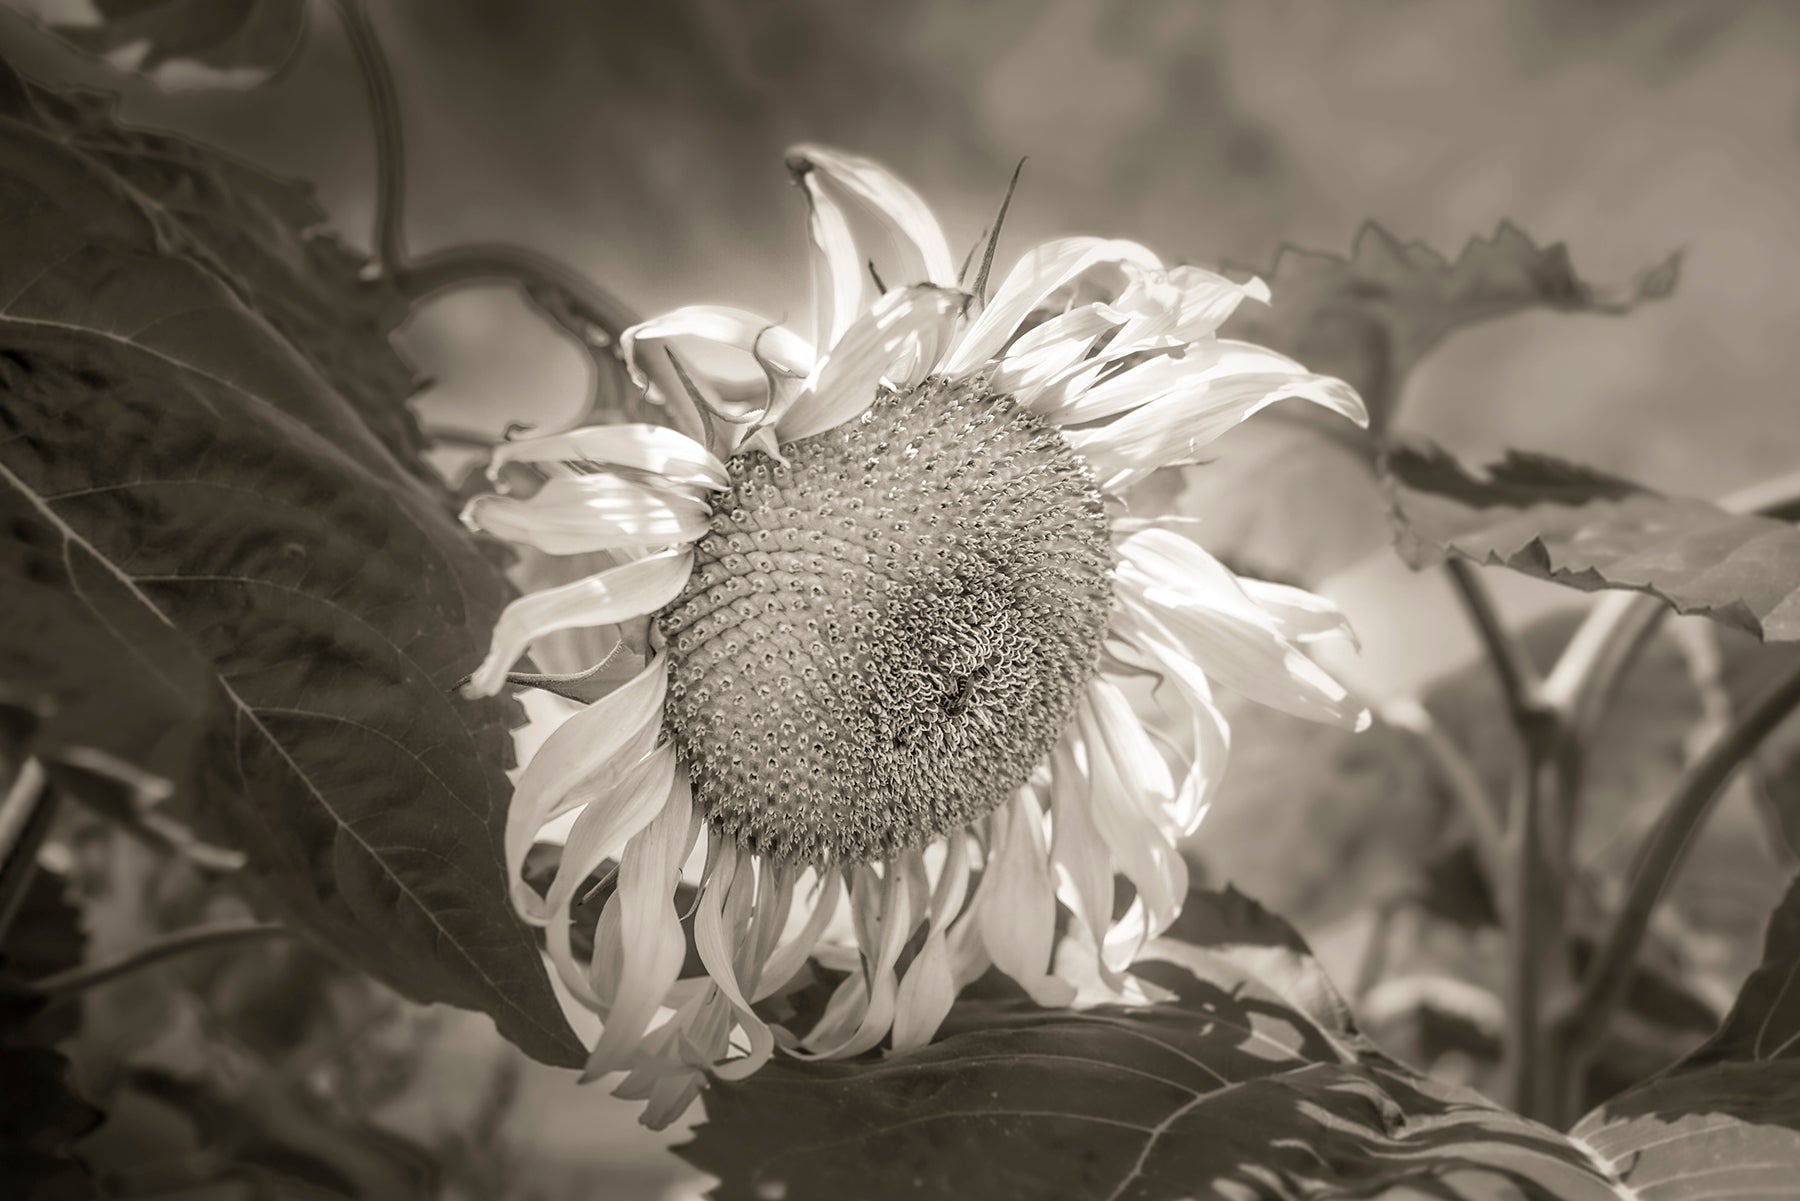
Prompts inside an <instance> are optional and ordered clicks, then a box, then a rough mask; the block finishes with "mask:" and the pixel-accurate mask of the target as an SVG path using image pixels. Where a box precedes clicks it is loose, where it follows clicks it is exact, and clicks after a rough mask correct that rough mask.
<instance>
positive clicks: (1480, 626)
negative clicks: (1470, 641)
mask: <svg viewBox="0 0 1800 1201" xmlns="http://www.w3.org/2000/svg"><path fill="white" fill-rule="evenodd" d="M1444 571H1445V573H1446V574H1447V575H1448V576H1449V577H1450V584H1451V587H1453V588H1454V589H1455V590H1456V596H1457V599H1458V600H1460V601H1461V602H1462V605H1463V608H1464V609H1465V610H1466V611H1467V612H1468V614H1469V621H1470V623H1471V624H1473V625H1474V627H1475V632H1476V633H1477V634H1479V635H1480V636H1481V643H1482V646H1483V647H1484V648H1485V649H1486V651H1487V657H1488V662H1489V663H1490V664H1492V665H1493V668H1494V675H1495V676H1496V677H1498V679H1499V681H1500V692H1501V695H1503V696H1504V697H1505V698H1506V707H1507V709H1508V711H1509V712H1511V714H1512V715H1513V722H1514V724H1515V725H1523V724H1525V723H1527V722H1529V721H1532V720H1535V719H1536V717H1537V715H1538V714H1539V712H1540V711H1541V710H1542V708H1543V701H1542V699H1541V698H1540V697H1539V695H1538V691H1539V688H1540V686H1541V681H1540V680H1539V678H1538V671H1537V668H1536V667H1535V666H1534V665H1533V664H1532V662H1531V656H1530V655H1528V654H1527V653H1526V651H1525V646H1524V644H1523V643H1521V642H1520V641H1519V639H1518V638H1517V637H1516V636H1515V635H1514V634H1513V632H1512V631H1511V630H1509V629H1507V628H1506V623H1505V622H1503V621H1501V620H1500V613H1499V611H1498V610H1497V609H1496V608H1495V607H1494V598H1493V597H1492V596H1491V595H1489V593H1488V589H1487V585H1486V583H1484V582H1483V581H1482V578H1481V576H1480V574H1479V573H1478V572H1477V571H1476V569H1475V565H1474V564H1473V563H1470V562H1469V561H1468V560H1467V559H1464V558H1461V557H1459V556H1456V555H1452V556H1451V557H1450V558H1448V559H1446V560H1445V561H1444Z"/></svg>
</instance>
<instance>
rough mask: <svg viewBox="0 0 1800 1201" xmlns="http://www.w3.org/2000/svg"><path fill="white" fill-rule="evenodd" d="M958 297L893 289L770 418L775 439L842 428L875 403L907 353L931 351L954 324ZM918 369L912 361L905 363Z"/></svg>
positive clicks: (935, 290)
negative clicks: (776, 414)
mask: <svg viewBox="0 0 1800 1201" xmlns="http://www.w3.org/2000/svg"><path fill="white" fill-rule="evenodd" d="M959 304H960V301H959V300H958V298H957V294H956V293H954V292H946V291H944V290H943V289H941V288H929V287H927V288H897V289H895V290H894V291H892V292H889V293H888V294H887V295H885V296H883V297H882V298H881V299H880V300H878V301H876V302H875V307H874V308H872V309H870V310H869V311H868V312H867V313H865V314H864V315H863V316H861V317H859V318H857V320H856V323H855V324H854V325H852V326H851V327H850V329H849V330H848V331H847V332H846V333H845V334H844V336H843V337H842V338H840V339H838V342H837V345H835V346H833V347H832V348H831V353H830V354H828V355H826V356H825V357H824V358H823V359H821V360H820V362H819V365H818V368H817V369H816V370H815V371H814V373H813V375H812V378H811V379H809V380H808V381H807V386H806V388H805V389H803V390H802V391H801V392H800V393H799V395H797V396H796V397H795V399H794V401H793V403H792V404H791V405H789V406H788V408H787V411H786V412H784V413H781V414H779V415H778V416H777V417H776V420H775V433H776V437H777V439H778V440H779V441H781V442H792V441H794V440H796V439H799V438H805V437H808V436H810V435H812V434H818V433H823V432H824V431H825V430H828V429H832V428H833V427H835V426H838V425H842V424H843V423H844V422H846V421H848V420H850V419H851V418H852V417H856V416H858V415H860V414H861V413H863V412H864V411H866V410H867V409H868V407H869V406H870V405H871V404H873V403H874V402H875V395H876V391H877V389H879V388H880V387H881V384H882V381H883V380H884V379H887V378H888V377H889V376H890V374H891V373H893V372H894V371H895V368H896V366H897V365H899V364H901V362H902V360H903V359H905V358H906V357H907V356H908V355H909V353H911V354H913V355H916V356H918V357H920V358H923V357H924V356H925V355H926V354H932V353H935V351H934V348H936V347H937V346H940V345H941V344H942V340H943V337H944V334H945V331H946V330H947V328H948V327H949V326H950V325H951V324H952V323H954V322H955V320H956V309H957V306H958V305H959ZM910 366H911V367H912V372H910V373H909V374H911V373H916V372H917V370H918V364H917V362H915V363H913V364H911V365H910Z"/></svg>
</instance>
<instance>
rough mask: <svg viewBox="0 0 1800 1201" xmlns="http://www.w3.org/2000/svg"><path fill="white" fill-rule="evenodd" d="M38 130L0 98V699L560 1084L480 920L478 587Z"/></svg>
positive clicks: (114, 189) (549, 1007)
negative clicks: (466, 692) (45, 711)
mask: <svg viewBox="0 0 1800 1201" xmlns="http://www.w3.org/2000/svg"><path fill="white" fill-rule="evenodd" d="M46 105H47V107H46ZM62 111H64V109H63V108H60V107H58V106H57V105H56V104H55V103H53V102H49V101H47V100H46V99H45V97H44V94H43V93H42V92H41V91H39V90H38V89H35V88H31V87H29V85H26V84H25V83H23V81H21V80H19V79H17V78H16V77H14V76H12V75H10V74H0V114H3V115H4V116H5V117H6V118H7V119H6V120H5V121H4V122H0V162H3V163H4V167H5V170H4V171H3V172H0V211H4V213H5V215H6V224H5V229H6V254H5V255H4V256H0V296H4V297H6V298H7V299H6V301H5V303H4V307H3V308H0V386H3V387H4V389H5V392H6V396H7V400H6V403H5V405H4V406H0V530H3V531H4V537H3V540H0V589H4V591H5V593H6V595H7V611H8V621H7V622H6V624H5V630H4V634H3V640H0V677H3V678H5V679H7V680H9V681H11V682H13V684H14V685H15V686H20V687H28V688H31V689H34V690H35V691H36V692H37V693H39V694H41V695H43V696H46V697H48V698H49V699H50V700H51V701H52V702H53V703H54V712H52V713H51V715H50V716H49V717H48V719H47V721H46V725H45V735H46V737H48V738H50V739H51V740H52V742H55V743H58V744H69V745H84V746H91V747H94V748H96V749H98V750H100V751H103V752H105V753H106V754H108V755H111V756H113V757H115V758H117V759H120V760H123V761H125V762H128V763H130V764H132V765H134V766H136V767H138V768H140V769H142V770H145V771H149V772H154V773H156V774H158V775H160V776H163V777H164V778H166V779H168V780H169V781H170V782H171V783H172V784H173V785H174V788H175V790H176V794H177V796H178V798H179V799H180V801H181V803H182V804H183V806H184V807H187V808H189V809H191V811H192V813H193V815H194V817H195V819H196V820H197V821H198V822H200V823H201V824H202V826H203V831H202V832H203V833H204V834H205V835H206V836H207V837H208V838H209V839H210V840H212V841H216V842H219V843H222V844H224V845H227V846H230V847H233V848H236V849H238V850H241V851H243V852H244V853H245V854H246V855H247V856H248V857H249V860H250V863H251V865H252V867H251V869H250V870H249V871H246V872H245V873H244V874H243V876H244V880H245V882H246V885H247V886H250V887H252V888H253V889H254V891H255V892H256V893H257V895H258V896H259V897H260V898H261V899H262V900H263V901H264V902H265V903H267V904H268V905H270V906H271V907H272V908H274V909H275V910H276V911H278V912H279V913H281V914H282V915H283V916H284V917H286V918H288V919H290V920H292V921H294V922H296V923H298V924H300V925H302V926H304V927H306V928H308V929H310V930H311V931H313V932H314V933H315V934H317V935H318V936H320V937H321V938H322V939H323V940H324V941H326V942H327V943H328V944H329V945H330V946H331V947H332V948H333V949H335V950H337V951H338V952H340V953H342V954H344V955H346V956H348V957H349V958H351V959H353V960H354V961H355V962H356V963H358V964H359V965H360V966H362V967H364V968H366V969H367V970H369V971H370V972H372V973H373V974H375V975H376V976H377V977H379V978H381V979H383V980H386V981H388V982H389V983H391V984H393V985H394V986H395V987H397V988H399V989H400V990H401V991H403V992H405V993H407V994H408V995H411V996H414V997H416V998H419V999H421V1000H428V1001H444V1002H448V1003H451V1004H458V1005H463V1006H467V1007H471V1008H477V1009H482V1010H484V1011H486V1012H488V1013H490V1014H492V1015H493V1016H494V1017H495V1019H496V1021H497V1022H498V1023H499V1025H500V1027H501V1029H502V1031H503V1032H504V1033H505V1034H506V1035H507V1036H508V1037H510V1038H512V1039H514V1040H515V1041H517V1042H518V1043H519V1044H520V1045H521V1046H523V1047H524V1048H525V1049H526V1050H528V1051H529V1052H531V1053H532V1054H534V1055H537V1056H539V1057H542V1058H545V1059H548V1060H552V1061H557V1062H571V1061H573V1060H574V1059H576V1058H577V1057H578V1055H579V1051H580V1048H579V1044H578V1043H577V1042H576V1040H575V1038H574V1036H573V1035H572V1033H571V1032H570V1031H569V1030H568V1028H567V1025H566V1022H565V1021H564V1019H563V1017H562V1014H561V1011H560V1009H559V1008H558V1006H557V1005H556V1002H555V999H554V997H553V995H552V993H551V991H550V988H549V984H548V981H547V979H546V977H545V974H544V970H543V967H542V963H541V960H540V957H539V955H538V953H537V951H536V948H535V946H534V945H533V942H532V940H531V938H530V937H529V935H528V933H527V932H526V930H525V929H524V927H523V926H522V925H521V924H520V923H519V922H518V921H517V919H516V918H515V917H514V915H513V914H512V913H511V911H510V908H509V906H508V905H507V903H506V900H505V889H504V886H503V885H504V869H503V866H502V864H501V861H500V854H499V847H500V828H501V823H502V822H503V820H504V808H505V800H506V797H507V795H508V786H507V782H506V779H505V775H504V767H505V764H506V762H507V759H508V746H509V735H508V730H507V726H508V722H509V717H510V714H511V712H512V710H511V709H510V708H509V707H508V706H507V705H505V704H502V703H484V704H472V703H468V702H464V701H462V700H460V699H458V698H455V697H452V696H451V695H450V694H449V691H448V690H449V689H450V687H451V685H453V684H454V683H455V681H456V680H457V679H458V678H460V677H461V676H462V675H463V674H464V673H465V672H466V671H467V670H468V667H469V665H470V664H471V663H472V662H474V661H475V660H476V659H478V658H479V657H480V653H481V650H482V649H483V648H484V647H485V644H486V641H487V634H488V630H489V627H490V624H491V622H492V620H493V618H494V616H495V614H496V613H497V612H498V609H499V607H500V605H501V603H502V602H503V601H504V598H505V589H504V585H503V582H502V581H501V580H500V578H499V576H498V573H497V571H496V570H495V569H494V567H493V566H492V565H491V564H490V563H489V562H488V561H487V559H486V558H485V557H484V556H483V555H482V554H481V553H480V552H479V551H478V550H477V549H476V547H475V546H474V545H473V544H472V543H471V542H470V541H469V539H468V538H467V537H466V535H465V534H464V533H463V532H462V531H461V530H460V529H459V528H458V527H457V526H456V525H455V523H454V522H453V521H452V520H451V519H450V518H449V516H448V514H447V512H446V511H445V509H444V508H443V506H442V504H441V497H440V495H439V494H438V493H437V492H436V491H434V490H433V489H431V488H429V487H427V486H426V485H425V484H423V483H421V482H420V480H419V478H418V476H417V475H416V474H415V472H414V469H413V467H412V466H411V465H409V464H408V463H407V462H406V461H405V459H404V456H403V455H402V454H399V453H397V452H396V449H395V447H394V446H393V445H392V444H391V442H389V441H387V440H384V439H383V437H381V436H380V435H379V434H378V433H376V432H374V431H372V430H371V428H370V425H369V423H368V422H367V420H365V416H364V413H365V411H366V410H367V409H368V404H367V403H359V402H358V401H356V400H354V399H352V398H351V397H349V396H347V395H346V394H345V390H344V389H340V388H339V387H338V386H337V382H336V380H335V378H334V376H333V374H332V373H331V372H330V371H327V370H326V369H324V368H322V367H321V365H320V362H321V359H320V358H316V357H315V356H314V355H313V354H312V353H311V352H309V351H308V349H307V348H306V346H305V345H304V344H303V343H304V341H305V339H300V340H298V341H296V340H295V339H293V338H290V337H287V336H284V335H283V334H282V332H281V331H280V330H279V329H278V328H277V326H276V324H275V322H274V321H273V320H272V319H271V318H270V317H269V316H268V315H266V314H265V313H264V312H263V311H262V309H261V308H260V307H259V304H258V301H259V298H260V297H261V296H263V295H264V294H265V289H264V287H263V286H262V285H258V286H257V287H254V288H250V287H245V286H243V285H242V284H241V283H239V282H234V280H233V278H231V277H229V276H227V275H222V274H220V272H219V271H218V270H215V268H214V264H213V262H212V258H211V256H209V254H208V253H205V252H204V251H205V247H203V246H201V245H200V244H199V243H198V242H197V241H196V240H194V239H192V238H190V237H188V236H187V235H186V234H185V233H184V230H186V229H188V228H190V227H192V223H191V222H187V221H177V220H175V219H174V218H172V217H171V216H170V215H169V214H170V210H169V209H167V208H165V207H163V206H162V205H160V204H158V203H157V202H156V201H155V200H154V199H153V198H152V197H151V196H150V195H149V194H147V193H146V192H145V191H144V190H143V189H142V188H140V187H139V186H138V185H137V183H136V182H134V177H133V176H131V175H129V174H125V173H122V170H121V163H120V162H119V161H118V160H114V159H110V158H109V157H107V156H106V155H102V154H98V153H93V152H90V151H88V150H84V149H82V148H81V146H80V145H78V144H77V143H76V141H75V140H73V135H71V133H70V131H69V128H68V127H67V126H66V125H65V124H64V123H63V122H62V121H60V120H59V119H58V117H57V115H56V114H57V113H59V112H62ZM46 114H48V115H46ZM82 136H83V137H84V138H91V135H82ZM187 154H188V155H189V156H190V160H189V161H199V160H203V159H204V154H203V152H201V151H199V150H197V149H190V150H189V151H188V152H187ZM139 162H141V159H140V158H139V157H133V156H127V158H126V160H125V163H126V164H128V165H129V164H136V163H139ZM218 220H219V221H220V223H221V224H224V223H228V221H229V216H228V214H227V215H221V216H219V218H218ZM291 232H292V233H293V236H294V237H296V238H297V237H298V236H299V235H298V231H291ZM245 236H246V237H255V236H258V235H257V234H256V232H255V230H254V229H252V230H251V231H250V232H248V233H246V234H245ZM211 244H212V243H208V245H211ZM221 245H224V244H223V243H221ZM219 253H221V254H223V253H226V251H224V250H221V251H220V252H219ZM312 282H313V284H314V285H316V286H319V287H321V288H327V284H326V283H325V282H322V281H321V280H318V279H314V280H313V281H312ZM269 286H273V284H272V282H271V283H270V285H269ZM327 290H328V288H327ZM349 307H350V308H351V309H352V310H354V302H349ZM347 370H349V372H350V374H351V375H357V374H358V373H357V372H356V371H355V370H354V369H347ZM358 378H360V376H358ZM365 382H367V381H365ZM371 386H373V385H371ZM372 395H373V394H372V393H371V396H372ZM402 399H403V398H402V397H401V396H399V395H390V396H389V401H390V403H391V404H392V405H394V406H395V407H398V406H399V405H400V404H401V401H402Z"/></svg>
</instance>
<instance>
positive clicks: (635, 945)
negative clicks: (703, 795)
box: [583, 772, 694, 1080]
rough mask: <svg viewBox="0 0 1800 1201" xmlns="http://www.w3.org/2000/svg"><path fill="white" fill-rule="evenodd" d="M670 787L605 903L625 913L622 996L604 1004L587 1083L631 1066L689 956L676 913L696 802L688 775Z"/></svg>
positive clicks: (629, 847) (623, 861)
mask: <svg viewBox="0 0 1800 1201" xmlns="http://www.w3.org/2000/svg"><path fill="white" fill-rule="evenodd" d="M672 785H673V786H672V787H671V788H670V789H669V792H668V794H667V799H666V803H665V804H664V805H663V807H662V810H661V812H659V813H658V814H657V815H656V817H655V818H654V819H653V820H652V821H651V822H650V824H649V826H647V827H646V828H645V829H644V830H643V831H642V832H641V833H639V834H638V835H636V836H635V837H634V838H632V840H631V841H630V842H628V843H627V844H626V845H625V851H624V854H622V855H621V856H620V857H619V885H618V888H617V889H616V890H614V892H613V895H612V897H611V898H610V899H609V900H608V901H607V908H608V909H611V908H613V907H614V906H617V907H618V911H619V916H618V919H617V924H616V928H617V932H618V933H617V937H618V939H619V946H618V951H617V961H618V988H617V991H616V994H614V995H611V996H605V997H602V1000H604V1001H607V1002H608V1003H609V1007H608V1009H607V1012H606V1025H605V1027H604V1028H603V1029H602V1030H601V1032H600V1041H599V1042H598V1043H596V1044H595V1046H594V1051H593V1054H592V1055H590V1056H589V1057H588V1062H587V1070H586V1072H585V1073H583V1079H584V1080H591V1079H593V1078H594V1077H596V1076H601V1075H604V1074H605V1073H607V1072H610V1071H614V1070H616V1069H618V1068H621V1067H624V1066H626V1065H627V1064H628V1063H629V1062H630V1060H631V1058H632V1055H633V1052H634V1051H635V1050H636V1048H637V1043H638V1040H640V1039H641V1038H642V1037H643V1035H644V1031H645V1030H646V1029H647V1028H648V1027H649V1025H650V1020H651V1019H652V1018H654V1017H655V1016H656V1011H657V1009H658V1008H659V1007H660V1006H661V1005H662V1004H663V1001H664V999H665V998H666V997H667V996H668V992H669V990H670V989H671V988H673V987H674V985H675V980H676V978H677V977H679V976H680V975H681V964H682V961H683V960H684V959H685V958H686V956H687V940H686V939H685V938H683V937H682V933H681V919H680V917H679V915H677V913H676V911H675V886H676V884H677V883H678V882H679V881H680V879H681V865H682V862H683V861H684V860H685V859H686V858H687V855H688V851H689V849H690V848H691V847H692V845H693V835H694V828H693V826H694V823H693V816H694V803H693V797H692V794H691V792H690V789H689V786H688V781H687V775H686V773H685V772H676V773H675V778H674V780H673V781H672ZM626 931H629V932H630V936H629V937H625V932H626ZM600 941H601V940H600V939H599V938H596V939H595V946H594V958H595V960H596V961H597V962H598V961H599V960H601V959H602V957H603V953H602V948H601V946H600ZM595 991H596V992H597V993H598V992H600V991H601V990H599V989H596V990H595Z"/></svg>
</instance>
